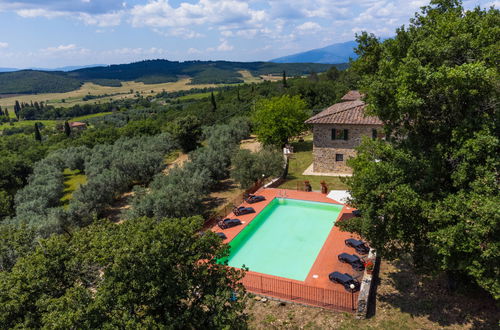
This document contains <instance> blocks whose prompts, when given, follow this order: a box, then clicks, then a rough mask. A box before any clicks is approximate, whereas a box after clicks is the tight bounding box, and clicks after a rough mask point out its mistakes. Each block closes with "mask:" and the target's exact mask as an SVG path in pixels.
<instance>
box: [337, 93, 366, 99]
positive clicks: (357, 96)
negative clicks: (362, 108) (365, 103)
mask: <svg viewBox="0 0 500 330" xmlns="http://www.w3.org/2000/svg"><path fill="white" fill-rule="evenodd" d="M364 96H365V95H364V94H361V93H360V92H359V91H349V92H347V94H346V95H344V96H342V98H341V100H342V101H356V100H361V98H363V97H364Z"/></svg>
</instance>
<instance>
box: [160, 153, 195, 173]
mask: <svg viewBox="0 0 500 330" xmlns="http://www.w3.org/2000/svg"><path fill="white" fill-rule="evenodd" d="M188 159H189V156H188V155H187V154H184V153H181V154H180V155H179V157H177V158H176V159H175V160H174V161H173V162H171V163H169V164H168V165H167V167H166V168H165V169H164V170H163V173H164V174H167V173H168V171H170V170H171V169H172V168H174V167H175V166H182V165H183V164H184V163H185V162H186V161H187V160H188Z"/></svg>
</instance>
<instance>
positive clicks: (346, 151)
mask: <svg viewBox="0 0 500 330" xmlns="http://www.w3.org/2000/svg"><path fill="white" fill-rule="evenodd" d="M333 128H335V129H336V130H344V129H347V130H349V133H348V139H347V140H332V129H333ZM373 129H376V130H377V131H378V132H379V134H380V132H381V131H382V126H381V125H336V124H315V125H314V127H313V134H314V142H313V158H314V165H313V170H314V172H337V173H343V174H351V173H352V169H351V168H350V167H349V166H347V162H346V161H347V160H348V159H349V158H351V157H354V156H355V155H356V151H355V150H354V148H355V147H357V146H358V145H359V144H360V143H361V137H362V136H367V137H370V138H371V137H372V130H373ZM336 154H342V155H343V160H342V161H337V160H336Z"/></svg>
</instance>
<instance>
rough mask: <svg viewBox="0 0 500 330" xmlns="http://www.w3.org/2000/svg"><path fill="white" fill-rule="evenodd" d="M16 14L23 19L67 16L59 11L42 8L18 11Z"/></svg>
mask: <svg viewBox="0 0 500 330" xmlns="http://www.w3.org/2000/svg"><path fill="white" fill-rule="evenodd" d="M16 14H18V15H19V16H21V17H25V18H34V17H45V18H55V17H60V16H66V15H67V14H66V13H64V12H61V11H50V10H46V9H42V8H34V9H19V10H17V11H16Z"/></svg>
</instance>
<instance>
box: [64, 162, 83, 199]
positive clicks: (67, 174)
mask: <svg viewBox="0 0 500 330" xmlns="http://www.w3.org/2000/svg"><path fill="white" fill-rule="evenodd" d="M63 173H64V186H65V188H64V196H63V197H62V198H61V202H62V203H63V204H64V205H67V204H68V203H69V201H70V200H71V199H72V198H73V192H74V191H75V190H76V189H78V187H80V185H82V184H85V183H86V182H87V176H86V175H85V174H83V173H81V172H80V171H79V170H74V171H71V170H70V169H65V170H64V172H63Z"/></svg>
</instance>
